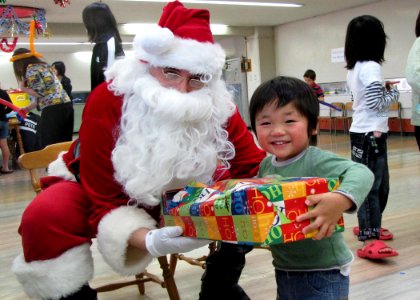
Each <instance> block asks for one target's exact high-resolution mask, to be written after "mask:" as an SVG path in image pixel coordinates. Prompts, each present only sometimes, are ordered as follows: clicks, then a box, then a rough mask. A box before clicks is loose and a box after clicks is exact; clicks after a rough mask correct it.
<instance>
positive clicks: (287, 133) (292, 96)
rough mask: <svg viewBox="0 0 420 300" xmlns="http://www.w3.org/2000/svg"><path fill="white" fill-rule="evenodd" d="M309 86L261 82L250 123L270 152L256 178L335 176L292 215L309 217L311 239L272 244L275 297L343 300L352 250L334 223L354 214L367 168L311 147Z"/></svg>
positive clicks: (315, 109) (284, 80) (368, 177)
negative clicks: (334, 182) (331, 187)
mask: <svg viewBox="0 0 420 300" xmlns="http://www.w3.org/2000/svg"><path fill="white" fill-rule="evenodd" d="M315 100H316V96H315V94H314V93H313V91H312V90H311V87H310V86H309V85H307V84H305V82H303V81H301V80H299V79H296V78H291V77H276V78H274V79H272V80H269V81H267V82H265V83H263V84H261V85H260V86H259V87H258V88H257V90H256V91H255V92H254V94H253V96H252V98H251V103H250V117H251V126H252V129H253V131H254V132H255V134H256V136H257V139H258V142H259V144H260V146H261V147H262V148H263V149H264V150H265V151H267V152H268V153H270V154H271V156H269V157H267V158H265V159H264V160H263V161H262V163H261V166H260V171H259V174H258V177H268V176H270V175H272V174H278V175H281V176H284V177H329V178H339V180H340V186H339V188H338V189H337V190H336V191H334V192H330V193H325V194H319V195H313V196H310V197H308V199H307V201H306V204H307V205H315V204H316V207H315V208H314V209H313V210H311V211H310V212H308V213H306V214H302V215H301V216H299V217H298V218H297V221H298V222H301V221H304V220H306V219H309V218H314V222H313V223H311V225H308V226H307V227H305V228H304V229H303V233H304V234H307V233H309V232H312V231H315V230H318V233H317V234H316V235H315V237H314V238H313V239H305V240H302V241H298V242H294V243H288V244H279V245H273V246H271V247H270V248H271V252H272V255H273V258H274V260H273V264H274V267H275V273H276V281H277V299H347V297H348V293H349V273H350V264H351V263H352V261H353V259H354V258H353V254H352V252H351V251H350V249H349V248H348V247H347V245H346V244H345V242H344V239H343V236H342V234H341V233H340V232H334V228H335V224H336V223H337V221H338V219H339V218H340V216H341V214H342V213H343V212H355V211H356V210H357V208H358V207H359V206H360V204H361V203H362V201H363V199H364V198H365V197H366V195H367V194H368V193H369V190H370V188H371V186H372V183H373V174H372V172H371V171H370V170H369V169H368V168H367V167H366V166H364V165H362V164H359V163H355V162H353V161H351V160H348V159H345V158H342V157H340V156H337V155H335V154H333V153H331V152H328V151H323V150H321V149H319V148H316V147H313V146H310V140H311V136H312V135H314V134H315V133H316V126H317V122H318V115H319V104H318V101H315Z"/></svg>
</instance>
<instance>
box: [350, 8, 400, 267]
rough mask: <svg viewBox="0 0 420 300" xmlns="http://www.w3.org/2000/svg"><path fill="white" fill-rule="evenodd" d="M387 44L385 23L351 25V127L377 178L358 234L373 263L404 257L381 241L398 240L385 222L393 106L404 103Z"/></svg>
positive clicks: (357, 152) (359, 153) (354, 149)
mask: <svg viewBox="0 0 420 300" xmlns="http://www.w3.org/2000/svg"><path fill="white" fill-rule="evenodd" d="M386 39H387V36H386V34H385V31H384V26H383V24H382V22H381V21H380V20H378V19H377V18H375V17H373V16H369V15H364V16H359V17H356V18H354V19H353V20H351V21H350V23H349V24H348V27H347V34H346V43H345V48H344V55H345V58H346V62H347V65H346V68H347V69H348V73H347V85H348V87H349V88H350V91H351V94H352V98H353V111H354V112H353V121H352V123H351V127H350V143H351V159H352V160H353V161H356V162H360V163H363V164H364V165H366V166H368V167H369V169H370V170H371V171H372V172H373V174H375V182H374V184H373V187H372V190H371V191H370V192H369V194H368V195H367V198H366V200H365V201H364V202H363V205H362V206H361V207H360V209H359V211H358V214H357V217H358V221H359V226H358V227H355V228H354V229H353V231H354V234H355V235H357V236H358V239H359V241H362V242H363V243H364V247H362V248H361V249H359V250H358V251H357V255H358V256H359V257H362V258H370V259H382V258H386V257H390V256H396V255H398V253H397V251H395V250H394V249H392V248H391V247H389V246H388V245H386V244H385V243H384V242H382V241H381V240H390V239H392V238H393V235H392V233H391V232H390V231H389V230H387V229H385V228H381V222H382V213H383V211H384V210H385V207H386V204H387V202H388V194H389V172H388V155H387V143H386V141H387V138H388V134H387V133H388V106H389V105H390V104H391V103H392V102H397V101H398V98H399V92H398V90H397V89H394V88H393V87H392V86H391V85H390V84H389V83H385V84H384V78H383V75H382V67H381V64H382V63H383V62H384V60H385V59H384V52H385V46H386ZM372 240H373V242H372Z"/></svg>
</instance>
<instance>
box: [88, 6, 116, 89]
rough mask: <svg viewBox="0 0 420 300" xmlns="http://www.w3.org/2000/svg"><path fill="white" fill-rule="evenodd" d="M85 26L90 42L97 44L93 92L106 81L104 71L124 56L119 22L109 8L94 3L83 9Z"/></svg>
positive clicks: (92, 74)
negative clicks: (118, 26)
mask: <svg viewBox="0 0 420 300" xmlns="http://www.w3.org/2000/svg"><path fill="white" fill-rule="evenodd" d="M83 24H84V25H85V27H86V30H87V33H88V37H89V41H90V42H92V43H95V46H94V47H93V51H92V60H91V63H90V86H91V90H93V89H94V88H95V87H96V86H98V85H99V84H100V83H102V82H104V81H105V75H104V71H105V70H106V69H107V68H109V67H110V66H111V65H112V64H113V63H114V61H115V59H117V58H119V57H122V56H124V50H123V48H122V40H121V37H120V33H119V32H118V28H117V22H116V21H115V17H114V15H113V13H112V11H111V9H110V8H109V6H108V5H107V4H105V3H102V2H94V3H91V4H89V5H88V6H86V7H85V8H84V9H83Z"/></svg>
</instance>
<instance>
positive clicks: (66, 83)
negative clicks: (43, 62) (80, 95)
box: [51, 61, 73, 101]
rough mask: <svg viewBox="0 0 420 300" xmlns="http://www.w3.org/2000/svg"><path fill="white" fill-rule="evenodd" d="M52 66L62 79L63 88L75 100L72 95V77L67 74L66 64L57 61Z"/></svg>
mask: <svg viewBox="0 0 420 300" xmlns="http://www.w3.org/2000/svg"><path fill="white" fill-rule="evenodd" d="M51 66H52V67H53V72H54V73H55V75H57V77H58V79H60V82H61V85H62V86H63V89H64V90H65V91H66V93H67V95H68V96H69V97H70V99H71V100H72V101H73V96H72V95H71V91H72V89H73V87H72V85H71V80H70V78H68V77H67V76H66V65H65V64H64V63H63V62H62V61H55V62H53V63H52V64H51Z"/></svg>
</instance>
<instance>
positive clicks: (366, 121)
mask: <svg viewBox="0 0 420 300" xmlns="http://www.w3.org/2000/svg"><path fill="white" fill-rule="evenodd" d="M373 82H380V83H381V84H382V85H383V82H384V79H383V76H382V69H381V65H380V64H378V63H376V62H374V61H366V62H357V63H356V65H355V66H354V68H353V69H352V70H349V71H348V73H347V85H348V87H349V88H350V91H351V93H352V95H353V101H354V102H353V111H354V112H353V120H352V123H351V127H350V132H357V133H365V132H371V131H380V132H385V133H386V132H388V111H387V110H379V111H378V110H373V109H370V108H369V107H368V106H367V103H366V92H367V89H366V88H367V87H368V86H369V85H370V84H371V83H373Z"/></svg>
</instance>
